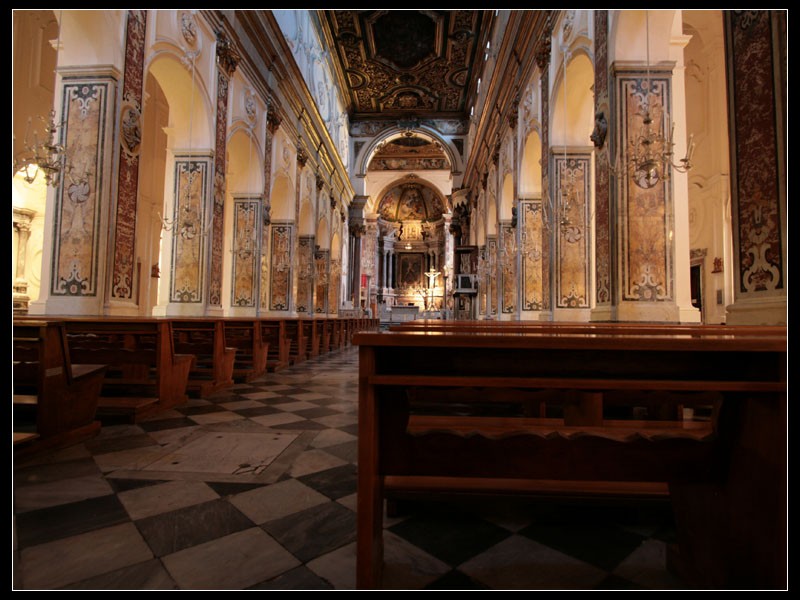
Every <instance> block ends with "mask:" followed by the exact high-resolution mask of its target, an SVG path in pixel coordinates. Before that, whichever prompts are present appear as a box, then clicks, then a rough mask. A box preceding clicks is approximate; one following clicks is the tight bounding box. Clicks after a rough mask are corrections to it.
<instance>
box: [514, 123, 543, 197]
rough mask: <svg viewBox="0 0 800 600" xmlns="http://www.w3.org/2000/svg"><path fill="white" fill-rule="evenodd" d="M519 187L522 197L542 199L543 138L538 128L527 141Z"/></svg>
mask: <svg viewBox="0 0 800 600" xmlns="http://www.w3.org/2000/svg"><path fill="white" fill-rule="evenodd" d="M518 185H519V195H520V197H522V198H541V197H542V138H541V137H539V131H538V127H537V128H536V129H534V130H533V131H531V132H530V133H529V134H528V137H527V139H526V140H525V146H524V147H523V149H522V160H521V161H520V172H519V184H518Z"/></svg>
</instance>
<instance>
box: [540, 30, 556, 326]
mask: <svg viewBox="0 0 800 600" xmlns="http://www.w3.org/2000/svg"><path fill="white" fill-rule="evenodd" d="M551 33H552V24H550V25H548V27H546V28H545V32H544V35H545V36H546V37H545V41H544V46H543V48H541V49H540V51H539V53H538V54H537V55H536V64H537V66H538V67H539V69H540V70H541V72H542V79H541V90H542V158H545V157H547V156H549V155H550V45H551V43H552V40H551V39H550V35H551ZM549 166H550V163H549V161H547V160H542V189H543V190H548V189H550V188H551V186H550V185H549V181H550V174H549ZM552 217H553V215H550V218H552ZM550 253H551V251H550V236H548V235H545V236H542V269H544V271H543V272H542V310H549V309H550V278H551V273H550Z"/></svg>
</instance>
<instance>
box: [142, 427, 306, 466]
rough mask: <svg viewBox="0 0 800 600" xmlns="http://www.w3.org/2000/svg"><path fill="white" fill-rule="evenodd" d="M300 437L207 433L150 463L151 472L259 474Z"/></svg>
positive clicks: (281, 434)
mask: <svg viewBox="0 0 800 600" xmlns="http://www.w3.org/2000/svg"><path fill="white" fill-rule="evenodd" d="M295 439H297V434H296V433H283V432H274V433H273V432H258V433H256V432H252V433H251V432H225V431H208V432H204V434H203V435H200V436H198V437H196V438H195V439H193V440H192V441H190V442H189V443H187V444H186V445H184V446H182V447H180V448H178V449H176V450H174V451H173V452H170V453H168V454H166V455H165V456H163V457H161V458H160V459H158V460H156V461H154V462H152V463H150V464H149V465H148V466H147V467H146V470H148V471H167V472H168V471H175V472H193V473H217V474H224V475H238V474H252V475H254V476H255V475H258V474H259V473H261V472H262V471H263V470H264V469H266V468H267V467H268V466H269V465H270V464H271V463H272V461H273V460H275V459H276V458H277V457H278V456H279V455H280V454H281V453H282V452H283V451H284V450H286V448H287V447H288V446H289V445H290V444H291V443H292V442H293V441H294V440H295Z"/></svg>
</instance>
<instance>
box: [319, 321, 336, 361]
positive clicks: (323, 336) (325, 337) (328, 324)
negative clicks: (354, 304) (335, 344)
mask: <svg viewBox="0 0 800 600" xmlns="http://www.w3.org/2000/svg"><path fill="white" fill-rule="evenodd" d="M318 327H319V329H320V342H319V347H320V352H321V353H323V354H324V353H326V352H330V351H331V334H332V330H333V322H332V319H329V318H327V317H322V318H320V321H319V326H318Z"/></svg>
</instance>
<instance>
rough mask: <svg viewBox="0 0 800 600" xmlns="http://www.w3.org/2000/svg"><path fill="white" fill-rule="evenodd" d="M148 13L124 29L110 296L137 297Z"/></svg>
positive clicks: (132, 14)
mask: <svg viewBox="0 0 800 600" xmlns="http://www.w3.org/2000/svg"><path fill="white" fill-rule="evenodd" d="M146 22H147V11H146V10H129V11H128V19H127V25H126V29H125V73H124V80H123V86H122V107H121V110H120V116H119V132H120V135H119V143H120V149H121V152H120V154H119V178H118V181H117V215H116V219H115V220H114V256H113V260H112V261H111V264H112V269H113V271H112V274H111V297H112V298H116V299H119V300H131V299H133V297H134V293H135V290H134V285H135V284H134V281H133V279H134V277H135V273H134V269H135V266H136V199H137V197H138V192H139V145H140V143H141V139H142V92H143V89H144V83H143V82H144V46H145V39H144V37H145V25H146Z"/></svg>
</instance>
